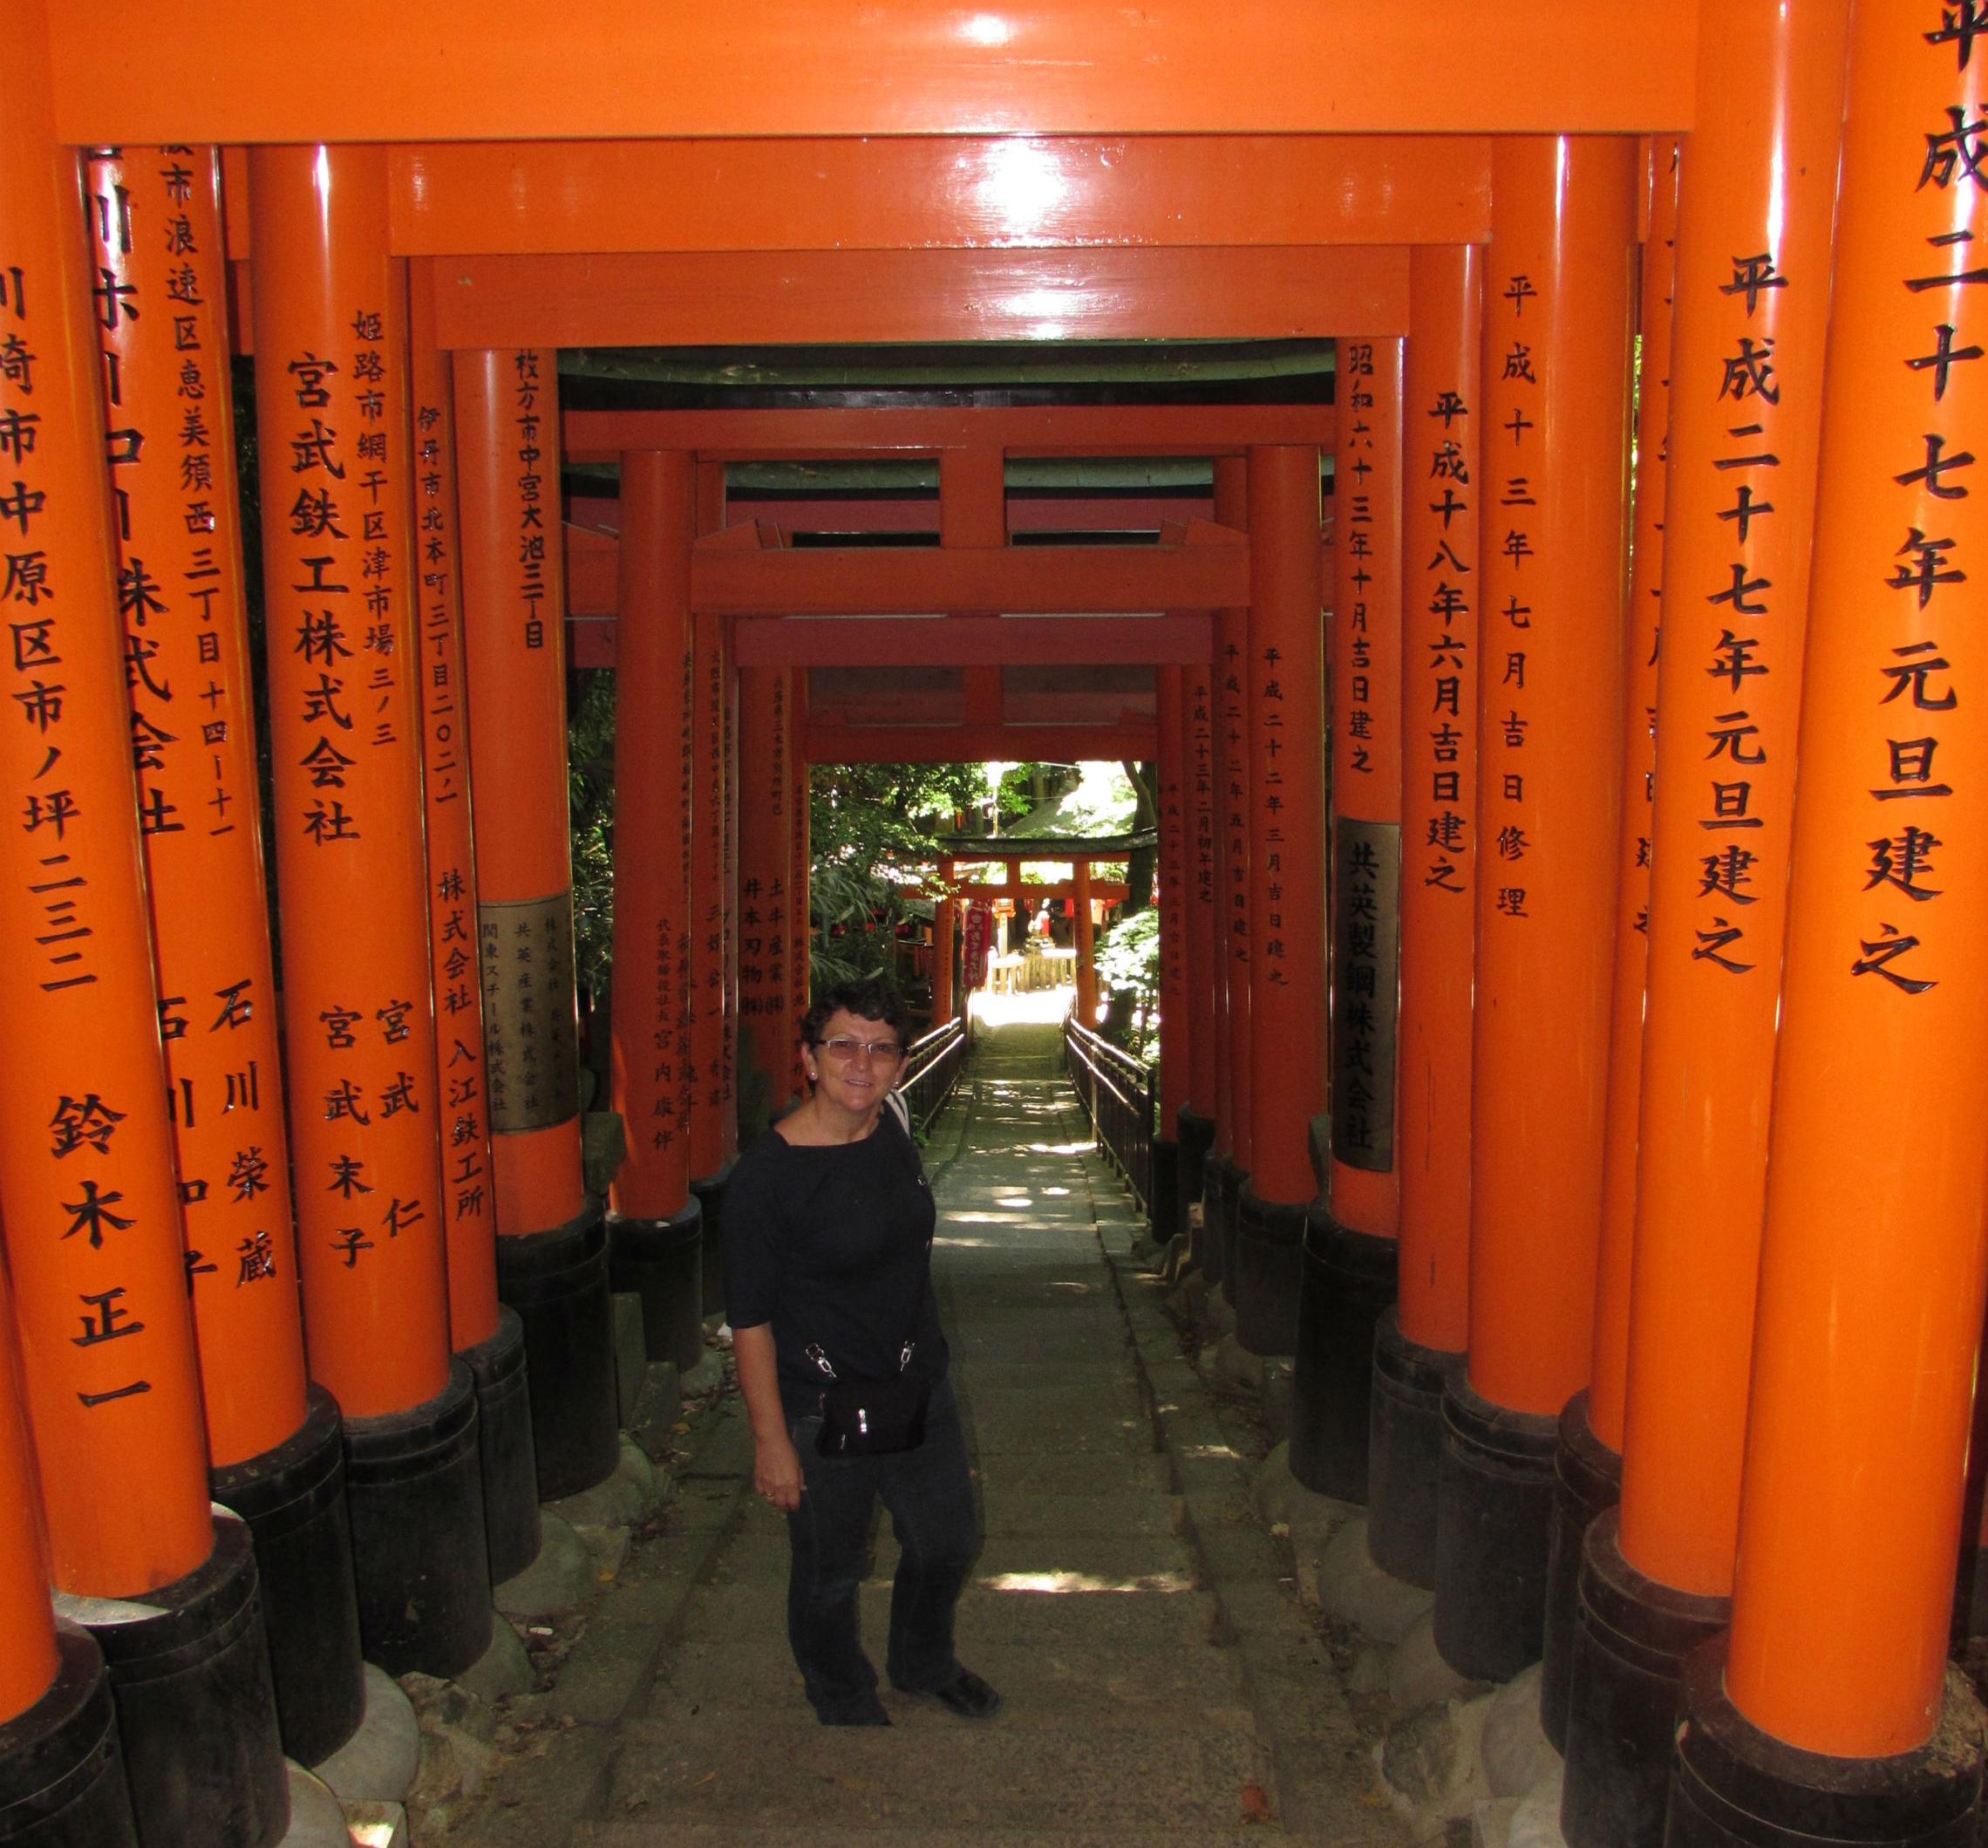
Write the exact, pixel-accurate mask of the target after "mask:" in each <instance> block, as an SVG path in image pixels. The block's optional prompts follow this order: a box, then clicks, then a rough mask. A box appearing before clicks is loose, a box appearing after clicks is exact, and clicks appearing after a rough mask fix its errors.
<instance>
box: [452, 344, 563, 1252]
mask: <svg viewBox="0 0 1988 1848" xmlns="http://www.w3.org/2000/svg"><path fill="white" fill-rule="evenodd" d="M555 361H556V356H555V354H553V353H550V352H547V351H543V350H541V349H537V348H532V347H524V348H518V349H505V350H499V351H483V352H473V353H458V354H456V355H455V358H454V373H455V378H454V384H455V413H456V431H457V434H458V437H459V440H460V451H459V454H458V458H457V474H458V480H459V482H460V511H459V518H460V522H461V531H462V603H463V660H464V667H465V672H466V674H467V676H468V680H469V715H470V739H469V749H470V762H471V774H472V777H473V780H474V781H475V784H476V787H477V789H478V791H479V793H480V796H481V798H482V800H481V801H480V803H479V804H478V807H477V811H476V821H477V829H478V836H477V842H476V896H477V902H478V906H479V912H480V915H482V913H481V908H482V907H484V906H488V905H502V904H515V903H518V902H521V901H523V900H527V899H548V898H561V899H562V902H563V904H565V905H566V906H567V907H568V908H570V906H571V904H572V890H573V862H572V846H571V841H570V829H571V826H572V817H571V812H570V808H569V806H568V787H567V761H566V673H565V660H564V649H563V646H562V644H563V643H564V641H565V635H566V629H565V624H563V623H562V622H561V621H560V620H559V611H560V609H561V607H562V604H563V603H564V602H565V597H564V594H563V593H564V588H565V585H564V576H565V570H564V567H565V549H564V548H563V547H562V545H561V544H560V543H559V540H558V535H557V531H556V527H557V522H556V519H555V515H554V506H555V495H556V494H557V491H558V490H557V485H556V484H557V482H558V480H559V392H558V382H557V378H556V374H555ZM507 915H514V914H504V913H499V912H492V913H490V914H489V915H488V917H487V922H486V924H484V926H483V927H482V929H483V937H482V939H481V940H482V941H484V942H485V943H486V944H487V943H488V941H489V939H490V936H491V933H492V932H494V931H497V932H500V931H503V930H504V929H506V928H507V923H500V918H507ZM540 983H541V988H540V992H539V993H538V995H537V996H536V997H535V999H537V1001H538V1004H539V1006H540V1007H541V1009H542V1010H543V1012H542V1015H541V1020H540V1022H539V1024H540V1026H541V1028H542V1030H544V1031H545V1032H546V1033H548V1034H550V1033H575V1032H576V1031H577V1026H576V1019H575V995H574V991H573V988H572V986H571V976H570V974H569V973H567V974H565V975H563V977H562V980H561V983H560V985H559V986H557V987H556V988H555V987H554V986H553V985H552V983H551V979H550V977H549V975H548V974H541V977H540ZM554 1069H555V1070H556V1069H558V1066H557V1062H556V1061H555V1062H554ZM509 1075H510V1080H511V1082H512V1084H513V1085H514V1086H516V1087H517V1088H518V1089H519V1091H520V1092H523V1091H526V1090H527V1089H528V1086H529V1083H530V1081H531V1074H529V1072H528V1070H526V1069H514V1070H513V1071H512V1073H511V1074H509ZM546 1115H548V1116H550V1117H552V1118H553V1119H554V1120H552V1121H549V1122H541V1123H540V1124H539V1125H538V1127H536V1128H533V1129H504V1128H502V1127H500V1125H499V1124H498V1123H497V1122H495V1121H494V1122H493V1124H492V1128H493V1129H494V1132H495V1133H494V1135H492V1137H491V1153H492V1159H493V1167H492V1184H493V1189H494V1196H495V1202H496V1208H497V1231H498V1234H499V1236H500V1237H505V1236H521V1235H523V1234H526V1233H530V1232H543V1231H551V1230H552V1229H553V1228H554V1227H555V1226H559V1225H563V1224H565V1223H566V1222H567V1221H568V1219H571V1218H572V1217H574V1216H575V1214H577V1213H578V1212H579V1211H580V1210H581V1207H582V1204H584V1202H585V1191H584V1189H583V1188H582V1183H581V1176H580V1098H579V1094H578V1093H577V1091H575V1092H572V1093H569V1094H568V1095H565V1096H562V1097H558V1098H555V1099H549V1100H548V1102H547V1105H546Z"/></svg>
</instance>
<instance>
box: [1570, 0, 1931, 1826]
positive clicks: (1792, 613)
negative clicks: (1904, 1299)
mask: <svg viewBox="0 0 1988 1848" xmlns="http://www.w3.org/2000/svg"><path fill="white" fill-rule="evenodd" d="M1849 11H1850V9H1849V6H1848V0H1814V3H1809V4H1805V5H1801V6H1794V7H1780V6H1776V5H1775V4H1774V3H1773V0H1736V3H1734V4H1732V5H1729V6H1726V7H1723V8H1721V9H1719V11H1718V12H1717V13H1716V14H1715V15H1713V16H1711V17H1707V18H1706V19H1705V22H1704V29H1703V31H1702V34H1701V38H1700V41H1699V67H1698V69H1699V124H1700V126H1699V127H1698V128H1697V129H1696V130H1694V132H1693V133H1692V136H1691V138H1690V139H1689V140H1688V141H1686V142H1685V147H1684V151H1683V159H1682V162H1681V165H1680V169H1679V181H1678V231H1677V244H1678V250H1677V284H1676V305H1675V310H1674V317H1673V321H1672V334H1671V386H1672V391H1671V428H1670V466H1669V468H1668V470H1667V472H1666V478H1665V506H1664V528H1665V532H1664V598H1663V636H1664V646H1663V658H1662V665H1661V666H1660V667H1659V668H1658V697H1657V766H1656V781H1657V801H1656V814H1655V841H1656V847H1655V852H1654V856H1653V863H1652V866H1651V876H1650V938H1649V944H1650V948H1649V972H1648V992H1647V996H1646V999H1645V1008H1644V1013H1645V1026H1644V1041H1643V1082H1642V1088H1641V1102H1640V1110H1639V1118H1640V1122H1639V1129H1638V1137H1637V1144H1638V1146H1637V1214H1636V1240H1635V1251H1634V1256H1633V1268H1632V1273H1631V1275H1632V1286H1631V1298H1630V1316H1629V1330H1628V1340H1627V1343H1626V1346H1627V1355H1628V1366H1627V1381H1626V1387H1627V1389H1626V1395H1625V1401H1624V1442H1623V1466H1622V1468H1623V1473H1622V1505H1621V1507H1620V1508H1619V1510H1610V1511H1607V1512H1604V1513H1603V1514H1602V1515H1600V1516H1599V1517H1597V1519H1596V1520H1595V1521H1594V1523H1593V1524H1591V1525H1590V1529H1589V1531H1588V1534H1587V1537H1586V1542H1585V1546H1584V1550H1583V1556H1582V1565H1581V1579H1580V1583H1581V1592H1580V1596H1579V1600H1578V1604H1577V1606H1576V1622H1575V1626H1574V1633H1573V1637H1572V1643H1573V1660H1572V1663H1571V1673H1570V1674H1569V1689H1568V1722H1567V1731H1566V1739H1567V1752H1568V1759H1569V1776H1568V1783H1567V1787H1566V1794H1565V1798H1564V1803H1563V1808H1564V1810H1565V1813H1566V1814H1567V1816H1568V1817H1570V1818H1571V1819H1572V1822H1573V1826H1574V1829H1575V1831H1576V1834H1577V1835H1578V1836H1579V1838H1581V1839H1580V1844H1579V1848H1604V1845H1606V1848H1631V1844H1640V1843H1644V1842H1649V1843H1652V1844H1654V1843H1656V1842H1657V1841H1658V1839H1659V1838H1660V1836H1661V1831H1662V1828H1663V1817H1664V1804H1665V1787H1666V1784H1667V1782H1668V1773H1669V1764H1670V1756H1671V1735H1672V1731H1673V1721H1674V1707H1675V1701H1674V1697H1673V1690H1674V1689H1675V1688H1676V1686H1677V1680H1678V1676H1679V1675H1680V1674H1681V1672H1682V1666H1683V1659H1684V1657H1685V1654H1687V1652H1688V1651H1689V1650H1690V1649H1691V1647H1692V1645H1693V1644H1694V1643H1696V1642H1699V1641H1702V1640H1705V1639H1706V1638H1708V1637H1710V1636H1712V1634H1714V1633H1716V1632H1718V1631H1719V1630H1720V1629H1722V1628H1723V1627H1724V1626H1725V1625H1726V1620H1727V1615H1728V1608H1729V1607H1728V1605H1727V1602H1726V1600H1727V1599H1728V1598H1729V1596H1730V1595H1731V1592H1732V1588H1733V1577H1732V1574H1733V1547H1734V1545H1735V1541H1736V1538H1737V1534H1738V1530H1739V1524H1740V1463H1741V1453H1742V1449H1743V1446H1744V1441H1745V1430H1746V1424H1745V1420H1746V1400H1747V1394H1748V1390H1749V1387H1748V1381H1749V1377H1750V1375H1751V1373H1752V1370H1753V1321H1754V1303H1755V1285H1756V1281H1757V1279H1758V1277H1759V1274H1760V1224H1761V1216H1762V1213H1763V1211H1764V1210H1765V1204H1766V1198H1767V1147H1768V1134H1769V1120H1770V1116H1771V1115H1772V1113H1773V1110H1774V1108H1776V1107H1777V1106H1776V1105H1775V1101H1774V1096H1775V1094H1774V1042H1775V1037H1776V1029H1777V1026H1778V1025H1779V1024H1780V1019H1781V1007H1782V992H1781V981H1780V976H1781V968H1782V944H1783V936H1784V932H1785V930H1786V927H1787V915H1788V914H1787V864H1788V850H1789V841H1790V830H1791V828H1792V825H1793V822H1794V801H1795V794H1794V792H1795V786H1796V781H1797V777H1796V753H1795V736H1796V728H1797V724H1798V721H1799V718H1800V714H1801V688H1802V652H1803V638H1804V635H1805V632H1806V629H1807V624H1808V610H1809V595H1808V590H1809V576H1808V567H1809V557H1810V549H1811V544H1812V535H1813V531H1814V507H1815V494H1816V460H1817V443H1818V440H1819V433H1820V430H1821V421H1822V417H1823V413H1824V400H1823V380H1824V373H1823V365H1824V359H1825V357H1826V355H1825V347H1826V344H1827V341H1828V331H1829V319H1830V307H1829V284H1828V277H1829V274H1830V262H1831V255H1832V251H1831V243H1832V234H1833V231H1834V228H1835V215H1836V209H1837V160H1838V153H1839V144H1840V139H1841V134H1842V82H1843V76H1842V73H1843V61H1844V47H1845V40H1846V36H1847V33H1848V24H1849ZM1736 257H1738V258H1739V259H1740V262H1739V263H1737V264H1736V263H1735V258H1736ZM1760 263H1769V264H1771V265H1772V269H1773V274H1774V276H1776V277H1779V278H1780V282H1779V283H1778V284H1776V285H1774V286H1769V287H1766V288H1760V289H1753V288H1752V287H1750V286H1749V284H1748V283H1747V282H1746V278H1747V276H1757V277H1760V276H1765V272H1763V271H1762V270H1761V269H1760ZM1766 279H1767V280H1768V281H1769V282H1772V280H1773V278H1772V277H1767V278H1766ZM1736 283H1737V285H1738V286H1735V284H1736ZM1898 373H1899V377H1898V382H1897V384H1896V385H1895V386H1894V388H1893V390H1892V392H1891V394H1890V395H1891V396H1892V397H1893V398H1894V399H1896V398H1903V399H1906V400H1907V401H1908V402H1910V399H1911V397H1912V395H1913V394H1912V392H1911V385H1912V383H1913V381H1912V379H1911V377H1910V373H1909V372H1907V371H1906V370H1905V368H1903V366H1901V367H1899V368H1898ZM1840 389H1842V385H1841V384H1840V382H1839V381H1837V380H1835V379H1834V378H1832V379H1831V380H1830V390H1831V392H1835V391H1837V390H1840ZM1747 426H1753V428H1751V429H1749V428H1748V427H1747ZM1735 428H1737V429H1739V430H1740V431H1741V432H1743V434H1741V435H1740V436H1737V437H1736V436H1735V435H1734V434H1733V432H1734V430H1735ZM1769 454H1771V455H1772V456H1773V457H1774V460H1773V462H1772V463H1771V464H1769V463H1767V462H1765V461H1761V460H1751V459H1753V458H1758V457H1761V456H1765V455H1769ZM1736 458H1738V459H1740V460H1739V463H1738V466H1734V463H1735V459H1736ZM1901 466H1903V465H1901ZM1769 508H1771V511H1767V510H1766V509H1769ZM1879 590H1880V592H1881V593H1882V594H1883V595H1886V596H1889V594H1890V593H1885V592H1883V587H1882V584H1881V585H1880V586H1879ZM1802 768H1803V771H1804V773H1806V771H1807V768H1808V766H1807V765H1806V764H1804V765H1803V767H1802ZM1886 806H1887V805H1878V804H1874V805H1872V810H1871V811H1870V812H1874V813H1883V812H1885V809H1886ZM1937 806H1938V805H1937V803H1933V804H1925V805H1917V804H1913V803H1910V802H1909V803H1906V804H1903V807H1904V808H1907V809H1911V810H1914V811H1915V812H1917V813H1923V812H1924V808H1927V807H1933V808H1937ZM1890 812H1891V813H1894V814H1896V812H1897V809H1896V808H1891V809H1890ZM1870 851H1871V849H1869V848H1867V849H1866V852H1867V854H1868V853H1869V852H1870ZM1936 883H1937V882H1936ZM1908 903H1910V901H1908ZM1914 909H1915V910H1917V909H1918V908H1917V907H1914ZM1597 1611H1602V1612H1605V1613H1607V1615H1606V1619H1605V1620H1604V1621H1603V1622H1600V1623H1597V1621H1596V1616H1595V1613H1596V1612H1597ZM1583 1612H1585V1613H1586V1614H1585V1615H1583V1614H1582V1613H1583ZM1653 1682H1655V1684H1656V1685H1657V1687H1658V1688H1659V1689H1660V1690H1661V1691H1660V1692H1659V1693H1658V1695H1657V1698H1656V1700H1655V1701H1653V1702H1650V1701H1647V1695H1640V1694H1639V1696H1638V1698H1637V1701H1633V1702H1632V1703H1631V1708H1624V1707H1623V1705H1622V1703H1621V1698H1620V1695H1621V1690H1623V1689H1624V1688H1625V1687H1628V1686H1631V1685H1633V1686H1634V1687H1635V1688H1637V1689H1638V1690H1648V1689H1651V1687H1652V1683H1653ZM1645 1703H1647V1704H1645ZM1658 1707H1661V1708H1665V1717H1664V1719H1663V1721H1662V1722H1661V1723H1658V1721H1657V1719H1656V1716H1655V1712H1654V1708H1658ZM1601 1709H1605V1716H1604V1712H1603V1710H1601ZM1631 1711H1639V1712H1640V1714H1641V1723H1640V1724H1630V1723H1626V1715H1627V1714H1628V1713H1629V1712H1631Z"/></svg>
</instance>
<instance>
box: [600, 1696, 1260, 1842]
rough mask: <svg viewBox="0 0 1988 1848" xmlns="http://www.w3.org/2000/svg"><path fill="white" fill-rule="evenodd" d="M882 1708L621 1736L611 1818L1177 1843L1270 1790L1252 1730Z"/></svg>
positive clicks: (825, 1834) (681, 1722)
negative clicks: (885, 1717) (854, 1717)
mask: <svg viewBox="0 0 1988 1848" xmlns="http://www.w3.org/2000/svg"><path fill="white" fill-rule="evenodd" d="M886 1706H887V1708H888V1711H889V1713H890V1715H891V1718H892V1722H893V1723H892V1724H891V1725H890V1726H889V1727H888V1728H876V1729H868V1728H847V1727H825V1726H821V1725H820V1724H818V1723H817V1722H815V1719H814V1715H813V1714H812V1713H810V1712H809V1711H807V1708H805V1707H800V1706H798V1705H797V1706H796V1707H793V1708H786V1710H785V1711H768V1710H767V1709H766V1708H753V1709H749V1710H739V1711H732V1712H727V1711H724V1710H718V1711H716V1712H714V1711H712V1710H711V1708H705V1709H704V1710H702V1711H701V1712H699V1713H698V1714H696V1715H691V1714H688V1713H683V1714H677V1715H672V1716H671V1718H670V1719H669V1720H668V1721H667V1722H660V1723H657V1722H645V1723H643V1724H642V1725H637V1726H630V1727H628V1728H626V1729H623V1748H622V1752H621V1756H620V1761H619V1763H618V1764H617V1766H616V1773H615V1777H614V1783H613V1787H612V1789H611V1790H610V1791H609V1795H608V1801H607V1804H606V1814H607V1815H609V1816H610V1817H617V1818H621V1819H623V1825H624V1826H627V1825H628V1824H631V1823H637V1821H638V1815H639V1812H640V1811H641V1810H652V1811H654V1812H655V1814H656V1816H657V1820H658V1821H661V1822H664V1823H665V1824H667V1825H670V1826H682V1825H683V1824H688V1823H705V1824H713V1825H717V1826H721V1827H724V1826H729V1827H731V1828H732V1829H733V1830H734V1831H736V1830H737V1829H738V1828H739V1825H741V1824H745V1825H748V1826H757V1827H759V1828H760V1829H779V1828H787V1829H794V1830H806V1831H810V1833H809V1835H808V1839H810V1840H811V1841H812V1842H813V1843H814V1844H815V1845H816V1848H824V1845H826V1844H828V1843H831V1842H833V1841H834V1840H835V1839H837V1838H838V1837H839V1836H841V1835H843V1834H855V1833H862V1834H865V1835H867V1834H868V1831H871V1830H874V1829H875V1828H877V1827H878V1826H880V1825H883V1826H889V1827H893V1828H895V1829H899V1830H903V1831H916V1832H917V1834H918V1836H919V1837H920V1838H921V1839H923V1840H928V1841H929V1840H930V1839H931V1838H932V1836H933V1834H934V1833H935V1832H936V1831H972V1830H977V1829H986V1828H989V1827H990V1826H997V1827H998V1829H999V1831H1000V1835H1001V1838H1002V1839H1003V1840H1004V1841H1011V1840H1012V1835H1011V1831H1016V1830H1036V1831H1085V1830H1095V1831H1105V1832H1106V1833H1107V1834H1117V1835H1119V1836H1120V1838H1126V1839H1134V1838H1140V1837H1141V1836H1143V1838H1145V1839H1147V1840H1158V1839H1161V1838H1164V1839H1166V1840H1168V1842H1174V1841H1177V1840H1178V1839H1179V1838H1180V1835H1181V1831H1192V1830H1200V1831H1206V1832H1213V1831H1220V1830H1222V1829H1225V1828H1232V1827H1233V1826H1234V1825H1235V1824H1237V1823H1238V1822H1239V1821H1240V1820H1241V1817H1242V1810H1243V1799H1242V1791H1243V1787H1244V1786H1245V1785H1248V1784H1256V1785H1258V1786H1259V1788H1267V1787H1268V1786H1267V1783H1265V1779H1266V1776H1267V1770H1266V1767H1265V1766H1264V1765H1263V1763H1260V1761H1259V1753H1258V1749H1257V1747H1256V1742H1255V1739H1254V1737H1253V1736H1252V1735H1251V1734H1250V1733H1249V1731H1248V1730H1247V1729H1235V1730H1227V1729H1225V1730H1219V1731H1218V1730H1212V1729H1181V1730H1168V1731H1152V1730H1147V1729H1109V1730H1107V1729H1084V1730H1082V1731H1079V1730H1078V1729H1073V1728H1072V1727H1070V1726H1069V1725H1068V1724H1067V1723H1063V1724H1058V1725H1050V1726H1031V1725H1018V1724H1016V1723H1014V1722H1013V1721H1012V1720H1011V1717H1010V1716H1009V1715H1008V1714H1007V1713H1005V1712H1004V1713H1003V1714H1002V1715H1000V1716H998V1717H997V1718H996V1719H994V1720H992V1721H990V1722H984V1723H981V1724H973V1723H969V1722H963V1721H960V1720H957V1719H956V1718H955V1717H954V1716H953V1715H950V1714H948V1713H946V1712H945V1711H943V1709H942V1708H939V1707H938V1706H937V1704H936V1702H934V1701H926V1700H918V1699H916V1698H912V1697H907V1696H905V1695H898V1694H895V1692H890V1693H888V1695H887V1696H886ZM627 1839H629V1840H630V1842H639V1841H641V1840H642V1839H643V1838H642V1837H641V1836H639V1835H636V1836H633V1837H630V1838H627ZM732 1840H734V1841H736V1840H739V1835H738V1834H736V1833H734V1834H733V1835H732Z"/></svg>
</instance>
